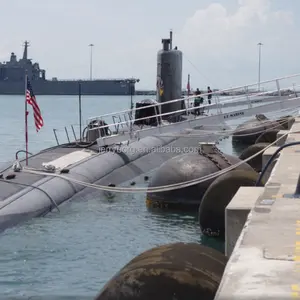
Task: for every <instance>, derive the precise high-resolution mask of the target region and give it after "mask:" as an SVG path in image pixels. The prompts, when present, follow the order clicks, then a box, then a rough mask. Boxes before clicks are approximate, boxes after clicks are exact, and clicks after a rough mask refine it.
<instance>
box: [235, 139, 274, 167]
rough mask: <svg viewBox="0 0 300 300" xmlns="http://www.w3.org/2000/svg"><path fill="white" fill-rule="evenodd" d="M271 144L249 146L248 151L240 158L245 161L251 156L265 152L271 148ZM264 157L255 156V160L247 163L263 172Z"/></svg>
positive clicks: (260, 155)
mask: <svg viewBox="0 0 300 300" xmlns="http://www.w3.org/2000/svg"><path fill="white" fill-rule="evenodd" d="M269 145H270V143H258V144H254V145H251V146H249V147H248V148H247V149H245V150H244V151H243V152H242V154H241V155H240V156H239V158H240V159H241V160H245V159H247V158H249V157H250V156H252V155H254V154H256V153H257V152H259V151H261V150H263V149H264V148H266V147H267V146H269ZM262 155H263V153H261V154H259V155H257V156H255V157H254V158H252V159H250V160H248V161H247V163H248V164H249V165H250V166H251V167H252V168H253V169H254V170H255V171H256V172H261V169H262Z"/></svg>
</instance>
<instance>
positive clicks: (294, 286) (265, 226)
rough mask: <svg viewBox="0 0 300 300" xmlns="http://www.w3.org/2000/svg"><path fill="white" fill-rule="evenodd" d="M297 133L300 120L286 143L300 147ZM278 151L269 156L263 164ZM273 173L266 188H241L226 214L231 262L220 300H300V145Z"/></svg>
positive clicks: (287, 151) (282, 157)
mask: <svg viewBox="0 0 300 300" xmlns="http://www.w3.org/2000/svg"><path fill="white" fill-rule="evenodd" d="M293 131H300V118H296V120H295V123H294V124H293V125H292V127H291V129H290V134H289V135H288V136H287V138H286V141H285V142H286V143H287V142H292V141H293V142H294V141H300V133H292V132H293ZM282 134H283V132H280V133H279V134H278V135H279V136H280V135H282ZM281 144H282V142H281ZM279 145H280V142H279V143H278V146H279ZM277 148H278V147H270V148H269V149H267V150H266V152H265V153H264V155H263V164H265V163H266V162H267V161H268V159H269V157H270V156H271V155H272V154H273V153H274V151H275V150H276V149H277ZM268 173H269V174H268V175H269V178H268V181H267V183H266V184H265V187H241V188H240V189H239V191H238V192H237V193H236V195H235V196H234V198H233V199H232V201H231V202H230V203H229V205H228V206H227V208H226V212H225V227H226V247H225V248H226V253H225V254H226V255H227V256H228V257H230V259H229V261H228V264H227V266H226V269H225V272H224V275H223V279H222V282H221V284H220V286H219V289H218V292H217V294H216V296H215V300H225V299H226V300H229V299H230V300H235V299H236V300H237V299H239V300H240V299H243V298H245V299H266V298H269V299H290V298H294V299H300V196H299V198H297V196H295V195H294V193H295V191H296V186H297V181H298V177H299V175H300V145H299V146H292V147H288V148H285V149H283V150H282V151H281V153H280V154H279V156H278V158H277V162H276V163H274V165H273V169H272V170H269V172H268Z"/></svg>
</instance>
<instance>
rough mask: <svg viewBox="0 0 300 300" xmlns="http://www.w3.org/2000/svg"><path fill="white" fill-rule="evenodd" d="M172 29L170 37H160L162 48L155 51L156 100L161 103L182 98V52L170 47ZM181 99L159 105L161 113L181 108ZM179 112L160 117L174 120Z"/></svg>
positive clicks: (177, 118) (177, 117)
mask: <svg viewBox="0 0 300 300" xmlns="http://www.w3.org/2000/svg"><path fill="white" fill-rule="evenodd" d="M172 35H173V34H172V31H170V38H168V39H162V46H163V47H162V49H161V50H159V51H158V53H157V84H156V90H157V92H156V95H157V96H156V97H157V102H159V103H163V102H167V101H170V100H174V99H180V98H182V52H181V51H180V50H178V49H177V47H175V48H174V49H172ZM182 107H183V104H182V101H178V102H175V103H170V104H165V105H162V106H161V113H162V114H163V113H168V112H172V111H177V110H180V109H182ZM180 115H181V114H180V113H179V114H178V113H177V114H172V115H171V114H170V115H166V116H163V117H162V119H164V120H168V121H171V122H176V121H178V120H179V118H180Z"/></svg>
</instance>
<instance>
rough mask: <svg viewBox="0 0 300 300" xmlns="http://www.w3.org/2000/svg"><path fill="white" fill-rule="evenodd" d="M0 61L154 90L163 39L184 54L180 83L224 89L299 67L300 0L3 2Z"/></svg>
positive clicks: (64, 76)
mask: <svg viewBox="0 0 300 300" xmlns="http://www.w3.org/2000/svg"><path fill="white" fill-rule="evenodd" d="M0 4H1V10H0V19H1V23H2V24H6V26H1V27H0V36H1V44H0V60H1V61H6V60H8V59H9V57H10V53H11V52H15V53H16V54H17V56H18V58H19V57H21V55H22V52H23V49H22V47H23V43H24V41H25V40H28V41H29V42H30V48H29V57H30V58H32V59H33V62H35V61H37V62H39V64H40V67H41V68H42V69H46V77H47V78H48V79H51V78H52V77H57V78H58V79H79V78H82V79H83V78H89V74H90V49H91V48H90V47H89V46H88V45H89V44H91V43H92V44H94V47H93V64H92V65H93V78H123V77H135V78H139V79H140V82H139V83H138V84H137V86H136V88H137V89H155V86H156V58H157V51H158V50H160V49H161V46H162V45H161V39H162V38H168V36H169V30H170V29H172V30H173V46H177V47H178V49H179V50H181V51H182V52H183V75H182V76H183V78H182V81H183V88H185V87H186V82H187V76H188V74H190V76H191V87H192V88H194V89H195V88H196V87H199V88H205V87H206V86H207V85H210V86H211V87H212V88H227V87H231V86H238V85H244V84H245V85H246V84H250V83H254V82H257V81H258V46H257V44H258V43H259V42H261V43H263V46H262V49H261V51H262V52H261V80H262V81H263V80H269V79H273V78H276V77H283V76H286V75H290V74H294V73H298V72H299V69H300V68H299V67H300V65H299V54H300V39H299V32H300V18H297V17H296V12H297V11H298V12H299V11H300V1H299V0H219V1H209V0H185V1H174V0H163V1H162V0H151V1H146V0H144V1H141V0H130V1H124V0H109V1H104V0H85V1H83V0H51V1H48V0H47V1H46V0H26V1H24V0H0Z"/></svg>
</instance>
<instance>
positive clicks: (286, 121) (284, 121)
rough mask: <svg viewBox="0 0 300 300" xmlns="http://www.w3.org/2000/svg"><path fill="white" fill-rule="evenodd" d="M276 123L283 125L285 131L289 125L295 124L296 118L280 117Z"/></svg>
mask: <svg viewBox="0 0 300 300" xmlns="http://www.w3.org/2000/svg"><path fill="white" fill-rule="evenodd" d="M276 122H278V123H279V124H281V126H282V127H283V129H284V130H288V129H289V124H291V123H294V122H295V118H294V117H293V116H291V115H287V116H283V117H280V118H279V119H277V120H276Z"/></svg>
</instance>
